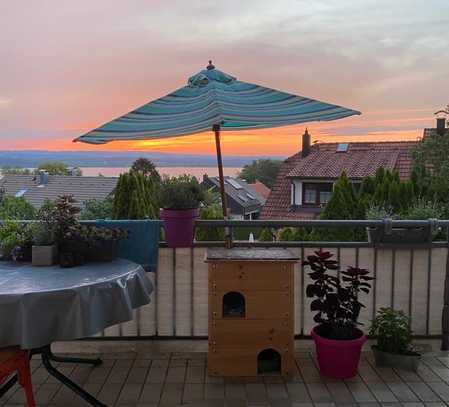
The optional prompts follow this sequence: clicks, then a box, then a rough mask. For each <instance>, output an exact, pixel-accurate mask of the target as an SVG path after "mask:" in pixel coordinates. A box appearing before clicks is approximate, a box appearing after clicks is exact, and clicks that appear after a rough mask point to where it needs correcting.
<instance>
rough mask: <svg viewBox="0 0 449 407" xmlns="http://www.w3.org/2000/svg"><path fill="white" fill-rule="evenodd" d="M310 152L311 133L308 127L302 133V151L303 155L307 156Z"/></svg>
mask: <svg viewBox="0 0 449 407" xmlns="http://www.w3.org/2000/svg"><path fill="white" fill-rule="evenodd" d="M309 153H310V134H309V132H308V130H307V128H306V131H305V132H304V134H303V135H302V152H301V157H302V158H304V157H307V156H308V155H309Z"/></svg>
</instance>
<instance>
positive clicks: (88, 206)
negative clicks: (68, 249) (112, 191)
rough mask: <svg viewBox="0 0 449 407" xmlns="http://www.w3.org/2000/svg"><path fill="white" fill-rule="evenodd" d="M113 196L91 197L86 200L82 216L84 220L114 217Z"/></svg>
mask: <svg viewBox="0 0 449 407" xmlns="http://www.w3.org/2000/svg"><path fill="white" fill-rule="evenodd" d="M112 209H113V198H112V197H110V196H109V197H107V198H106V199H90V200H88V201H86V202H84V207H83V209H82V211H81V214H80V217H81V219H84V220H94V219H112Z"/></svg>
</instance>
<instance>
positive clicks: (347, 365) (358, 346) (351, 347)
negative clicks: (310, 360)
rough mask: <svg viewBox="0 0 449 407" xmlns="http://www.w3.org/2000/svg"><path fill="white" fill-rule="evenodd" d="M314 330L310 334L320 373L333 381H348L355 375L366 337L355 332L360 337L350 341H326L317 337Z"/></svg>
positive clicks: (360, 332)
mask: <svg viewBox="0 0 449 407" xmlns="http://www.w3.org/2000/svg"><path fill="white" fill-rule="evenodd" d="M316 328H317V327H315V328H313V330H312V332H311V334H312V338H313V340H314V341H315V347H316V355H317V359H318V365H319V366H320V372H321V374H323V375H324V376H328V377H333V378H335V379H349V378H351V377H354V376H355V375H356V374H357V368H358V366H359V361H360V353H361V351H362V347H363V344H364V343H365V342H366V339H367V338H366V336H365V335H364V334H363V332H362V331H360V330H357V331H358V332H359V334H360V337H358V338H357V339H351V340H335V339H327V338H323V337H322V336H320V335H318V333H317V332H316Z"/></svg>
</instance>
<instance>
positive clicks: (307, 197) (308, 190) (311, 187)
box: [303, 184, 317, 204]
mask: <svg viewBox="0 0 449 407" xmlns="http://www.w3.org/2000/svg"><path fill="white" fill-rule="evenodd" d="M316 197H317V189H316V184H304V199H303V202H304V203H305V204H315V203H316Z"/></svg>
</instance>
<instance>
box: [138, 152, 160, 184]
mask: <svg viewBox="0 0 449 407" xmlns="http://www.w3.org/2000/svg"><path fill="white" fill-rule="evenodd" d="M131 171H133V172H138V173H141V174H143V175H144V176H145V177H149V178H153V179H155V180H160V179H161V176H160V175H159V173H158V171H157V169H156V166H155V165H154V163H153V162H152V161H150V160H148V159H147V158H143V157H141V158H138V159H137V160H136V161H134V163H133V165H132V166H131Z"/></svg>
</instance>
